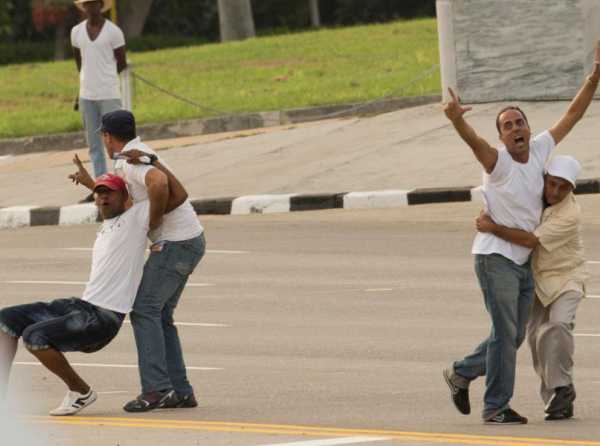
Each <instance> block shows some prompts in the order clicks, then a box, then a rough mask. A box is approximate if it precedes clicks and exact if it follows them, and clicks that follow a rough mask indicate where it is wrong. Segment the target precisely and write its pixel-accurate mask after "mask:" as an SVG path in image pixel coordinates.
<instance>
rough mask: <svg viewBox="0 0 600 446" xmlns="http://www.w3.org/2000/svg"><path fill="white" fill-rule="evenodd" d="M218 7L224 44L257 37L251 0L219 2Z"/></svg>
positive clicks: (223, 0)
mask: <svg viewBox="0 0 600 446" xmlns="http://www.w3.org/2000/svg"><path fill="white" fill-rule="evenodd" d="M218 5H219V27H220V30H221V41H222V42H228V41H231V40H243V39H247V38H248V37H254V36H255V35H256V31H255V29H254V18H253V17H252V5H251V4H250V0H219V2H218Z"/></svg>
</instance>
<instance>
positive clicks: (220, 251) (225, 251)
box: [56, 247, 249, 254]
mask: <svg viewBox="0 0 600 446" xmlns="http://www.w3.org/2000/svg"><path fill="white" fill-rule="evenodd" d="M56 249H58V250H60V251H92V250H93V248H78V247H74V248H56ZM206 253H207V254H248V253H249V251H239V250H234V249H207V250H206Z"/></svg>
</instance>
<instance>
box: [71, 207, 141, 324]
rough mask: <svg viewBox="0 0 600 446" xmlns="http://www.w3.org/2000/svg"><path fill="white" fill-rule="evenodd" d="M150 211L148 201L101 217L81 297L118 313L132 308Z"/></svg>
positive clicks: (138, 279) (138, 281)
mask: <svg viewBox="0 0 600 446" xmlns="http://www.w3.org/2000/svg"><path fill="white" fill-rule="evenodd" d="M149 212H150V202H149V201H143V202H141V203H137V204H134V205H133V206H132V207H131V208H129V209H128V210H127V211H125V212H124V213H123V214H121V215H119V216H118V217H115V218H111V219H109V220H104V222H103V223H102V227H101V228H100V231H99V232H98V236H97V237H96V242H95V243H94V251H93V253H92V271H91V273H90V280H89V282H88V283H87V286H86V287H85V291H84V292H83V297H82V299H83V300H87V301H88V302H90V303H92V304H94V305H97V306H99V307H102V308H106V309H108V310H112V311H117V312H119V313H129V312H130V311H131V309H132V308H133V302H134V301H135V296H136V293H137V289H138V287H139V285H140V282H141V280H142V273H143V271H144V260H145V259H144V251H145V250H146V244H147V234H148V223H149V219H150V214H149Z"/></svg>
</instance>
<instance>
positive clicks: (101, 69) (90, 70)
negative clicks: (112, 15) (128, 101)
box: [71, 20, 125, 101]
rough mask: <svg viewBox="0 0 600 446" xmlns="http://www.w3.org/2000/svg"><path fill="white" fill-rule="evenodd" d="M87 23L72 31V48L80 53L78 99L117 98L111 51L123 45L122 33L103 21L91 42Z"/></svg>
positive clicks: (113, 57)
mask: <svg viewBox="0 0 600 446" xmlns="http://www.w3.org/2000/svg"><path fill="white" fill-rule="evenodd" d="M86 24H87V20H85V21H83V22H81V23H80V24H79V25H77V26H75V27H73V29H72V30H71V45H73V47H75V48H79V50H80V51H81V72H80V73H79V97H80V98H83V99H90V100H94V101H100V100H104V99H119V98H120V97H121V93H120V88H119V75H118V73H117V60H116V59H115V53H114V50H115V49H117V48H120V47H122V46H124V45H125V37H124V36H123V31H121V30H120V29H119V27H118V26H117V25H115V24H114V23H112V22H111V21H110V20H105V21H104V25H102V29H101V30H100V34H98V37H96V40H94V41H92V40H90V36H89V34H88V32H87V28H86Z"/></svg>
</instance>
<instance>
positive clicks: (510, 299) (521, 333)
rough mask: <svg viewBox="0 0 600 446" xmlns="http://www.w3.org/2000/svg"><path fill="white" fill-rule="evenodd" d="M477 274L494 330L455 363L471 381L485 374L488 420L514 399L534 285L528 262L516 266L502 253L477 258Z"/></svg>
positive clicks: (460, 373) (458, 372) (457, 368)
mask: <svg viewBox="0 0 600 446" xmlns="http://www.w3.org/2000/svg"><path fill="white" fill-rule="evenodd" d="M475 272H476V273H477V278H478V279H479V285H480V286H481V290H482V292H483V297H484V301H485V307H486V309H487V311H488V313H489V315H490V317H491V320H492V329H491V333H490V335H489V337H488V338H487V339H486V340H485V341H483V342H482V343H481V344H479V345H478V346H477V348H476V349H475V351H474V352H473V353H471V354H470V355H469V356H467V357H465V358H464V359H463V360H461V361H457V362H455V363H454V371H455V372H456V373H457V374H459V375H460V376H463V377H465V378H467V379H468V380H473V379H475V378H477V377H479V376H483V375H485V385H486V390H485V395H484V398H483V399H484V409H483V418H484V419H488V418H491V417H493V416H494V415H496V414H497V413H498V412H501V411H502V410H504V409H505V408H507V407H508V404H509V401H510V399H511V398H512V396H513V391H514V387H515V370H516V366H517V349H518V348H519V347H520V346H521V344H522V343H523V340H524V339H525V333H526V328H527V320H528V318H529V312H530V310H531V305H532V303H533V298H534V282H533V275H532V272H531V267H530V263H529V262H527V263H526V264H524V265H517V264H516V263H514V262H512V261H511V260H509V259H507V258H506V257H503V256H501V255H499V254H489V255H476V256H475Z"/></svg>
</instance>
